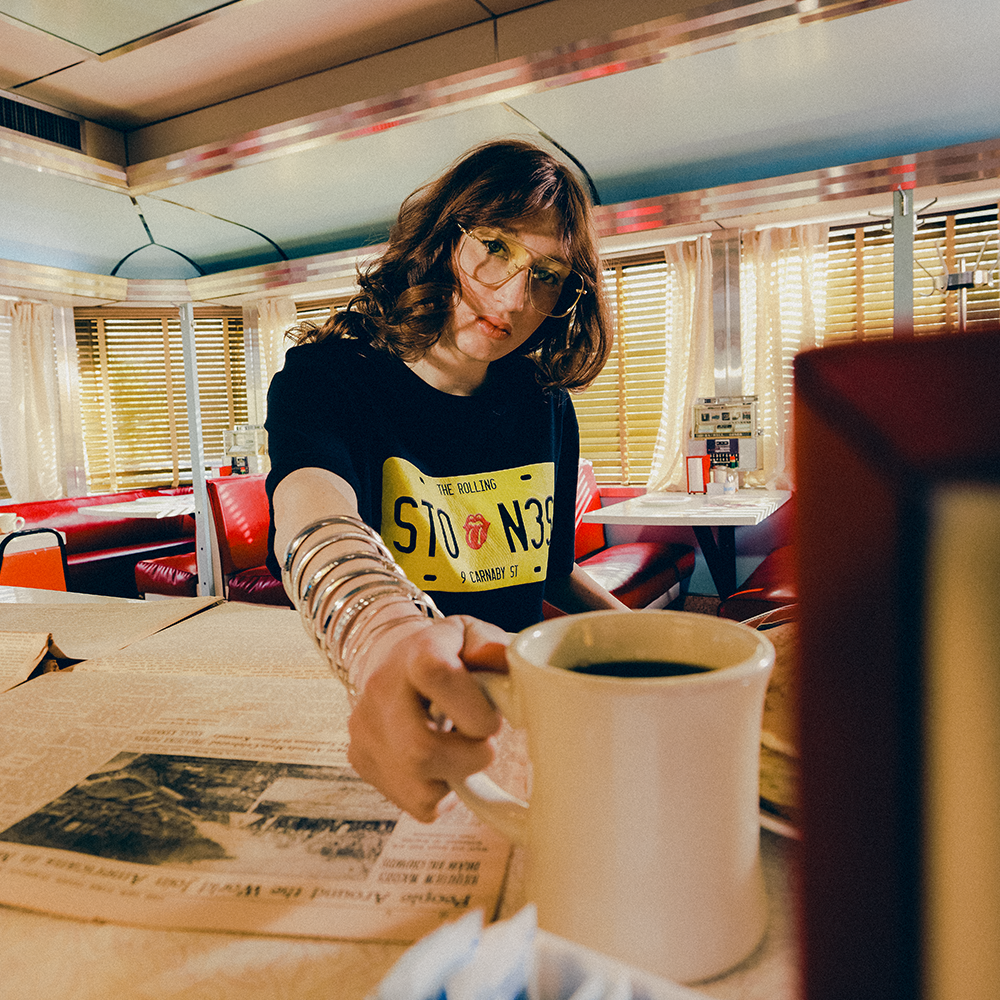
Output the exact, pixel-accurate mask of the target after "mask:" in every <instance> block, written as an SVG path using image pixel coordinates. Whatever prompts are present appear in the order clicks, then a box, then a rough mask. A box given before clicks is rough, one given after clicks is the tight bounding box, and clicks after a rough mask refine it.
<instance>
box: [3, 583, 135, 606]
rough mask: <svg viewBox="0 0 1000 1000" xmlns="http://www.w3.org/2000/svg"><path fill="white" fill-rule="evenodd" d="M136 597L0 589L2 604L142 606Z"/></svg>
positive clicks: (23, 588) (28, 588)
mask: <svg viewBox="0 0 1000 1000" xmlns="http://www.w3.org/2000/svg"><path fill="white" fill-rule="evenodd" d="M142 603H143V601H142V599H141V598H136V597H107V596H106V595H104V594H77V593H75V592H73V591H66V590H42V589H40V588H38V587H0V604H142Z"/></svg>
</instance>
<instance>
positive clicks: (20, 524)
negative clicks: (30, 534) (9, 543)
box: [14, 516, 28, 531]
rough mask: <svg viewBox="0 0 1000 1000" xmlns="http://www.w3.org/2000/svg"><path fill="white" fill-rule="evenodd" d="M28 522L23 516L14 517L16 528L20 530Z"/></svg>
mask: <svg viewBox="0 0 1000 1000" xmlns="http://www.w3.org/2000/svg"><path fill="white" fill-rule="evenodd" d="M27 523H28V522H27V521H25V519H24V518H23V517H20V516H19V517H15V518H14V530H15V531H20V530H21V529H22V528H23V527H24V526H25V525H26V524H27Z"/></svg>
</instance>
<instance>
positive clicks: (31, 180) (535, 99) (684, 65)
mask: <svg viewBox="0 0 1000 1000" xmlns="http://www.w3.org/2000/svg"><path fill="white" fill-rule="evenodd" d="M185 6H186V7H188V8H195V9H199V8H200V9H204V10H206V11H207V12H208V13H207V14H206V16H205V17H204V18H203V19H201V20H198V19H195V20H194V21H192V22H190V23H189V24H187V25H186V26H184V25H181V26H173V27H171V26H170V25H168V24H166V23H163V24H162V25H161V26H162V27H163V28H164V31H163V32H161V33H160V34H157V33H156V32H155V31H154V32H153V34H151V35H147V36H145V37H141V38H140V37H138V36H137V35H136V31H138V28H136V27H135V26H134V23H133V21H132V18H133V17H134V16H137V15H142V17H153V19H154V25H155V24H159V22H156V20H155V19H156V18H157V17H160V18H161V21H162V20H163V19H164V18H169V14H170V12H171V11H172V10H174V9H175V7H176V5H174V4H169V3H168V4H164V5H158V6H157V7H156V8H147V7H146V6H145V5H139V6H138V7H137V6H136V5H134V4H132V3H130V2H128V0H106V2H104V3H103V4H102V5H101V7H100V10H102V11H103V12H105V15H107V14H108V12H109V11H115V10H116V9H117V14H118V15H119V18H118V20H119V21H120V22H121V23H120V24H119V23H116V22H115V19H114V18H112V17H109V16H104V17H101V18H97V17H92V16H91V17H88V16H87V14H88V8H89V10H90V11H93V10H96V9H98V8H96V7H94V6H93V5H88V4H87V3H84V4H78V5H71V6H66V5H64V4H61V3H60V2H58V0H40V2H39V0H33V2H32V3H28V2H27V0H0V89H3V90H4V91H5V93H6V95H8V96H10V97H11V98H12V99H14V100H16V101H20V102H22V103H26V104H28V105H30V106H32V107H38V108H40V109H50V110H54V111H57V112H59V113H62V114H66V115H69V116H71V117H72V118H73V119H74V120H76V121H79V122H80V124H81V126H82V136H83V150H82V151H80V152H77V151H75V150H67V149H62V148H57V147H55V146H54V144H53V143H49V142H45V141H43V140H41V139H36V138H30V137H27V136H25V135H23V134H20V133H17V132H16V131H15V130H12V129H6V128H0V199H2V202H3V211H2V212H0V294H3V295H7V296H11V297H24V298H32V299H45V300H47V301H52V302H54V303H55V304H56V305H57V306H59V307H62V308H65V309H69V308H71V307H72V306H74V305H88V306H101V305H106V306H107V307H108V308H114V307H116V306H118V305H153V304H157V305H159V304H166V305H174V304H177V303H178V302H183V301H195V302H204V303H212V304H217V305H231V306H235V307H242V308H243V310H244V315H245V316H251V315H252V313H253V310H254V309H255V303H256V302H257V301H258V300H259V299H260V298H261V297H263V296H267V295H288V296H294V297H296V298H297V299H299V300H300V301H301V300H303V299H315V298H323V297H327V296H330V295H341V294H344V293H345V292H348V291H349V290H350V289H351V287H352V286H353V278H354V273H355V266H356V264H357V262H358V260H359V259H361V258H363V257H364V256H365V255H366V254H367V253H369V252H370V251H371V248H372V247H373V246H374V245H377V244H378V242H379V241H380V240H382V239H384V238H385V235H386V233H387V230H388V226H389V224H390V222H391V219H392V217H393V215H394V213H395V210H396V208H397V207H398V204H399V202H400V201H401V200H402V198H403V197H404V196H405V195H406V194H407V193H409V191H410V190H412V189H413V188H414V187H416V186H417V185H419V184H420V183H422V182H424V181H426V180H427V179H429V178H430V177H432V176H433V175H434V174H435V173H437V172H438V171H439V170H440V169H441V168H443V167H444V166H445V165H447V163H448V162H449V161H450V160H451V159H452V158H453V157H455V156H457V155H459V154H460V153H461V152H462V151H463V150H464V149H466V148H467V147H468V146H469V145H471V144H473V143H475V142H478V141H482V140H484V139H489V138H494V137H497V136H501V135H511V134H518V135H523V136H526V137H528V138H531V139H533V140H535V141H540V142H542V143H543V144H548V145H549V147H550V148H551V149H553V151H554V152H555V153H556V155H558V156H562V157H564V158H566V159H567V160H570V161H577V162H578V163H579V164H580V165H581V166H582V168H583V169H584V170H585V174H586V179H587V180H588V181H590V182H592V183H593V185H594V190H595V192H596V196H597V199H598V201H599V202H600V205H599V206H598V220H599V224H600V226H601V233H602V246H603V248H604V250H605V252H606V253H608V254H614V255H617V254H628V253H634V252H636V251H642V250H646V249H648V248H649V247H654V246H658V245H662V243H663V242H665V241H669V240H673V239H677V238H682V237H685V236H689V235H691V234H693V233H695V232H705V231H709V230H711V231H714V232H720V230H725V232H724V233H720V235H722V236H727V234H728V237H727V238H729V237H731V236H732V234H733V233H737V232H738V231H739V230H740V229H746V228H752V227H755V226H761V225H792V224H795V223H798V222H802V221H808V220H811V219H816V218H823V219H827V220H831V221H843V222H847V221H850V222H855V223H856V222H863V221H870V219H871V216H872V215H875V216H881V217H887V216H889V215H890V214H891V212H892V206H893V195H892V188H893V186H895V185H898V184H899V183H902V184H904V186H913V185H917V186H918V190H917V192H916V204H917V205H918V206H919V205H922V204H924V203H925V202H926V201H930V200H932V199H933V198H938V199H939V200H940V207H942V208H945V207H947V206H948V205H949V204H964V205H969V204H976V203H982V202H988V201H993V202H995V201H996V200H997V198H998V193H1000V180H998V178H1000V103H998V102H997V101H996V100H995V91H996V82H997V80H998V79H1000V49H998V47H997V46H996V44H995V40H996V38H997V37H1000V4H992V3H991V4H982V3H981V2H979V0H851V2H846V0H754V2H749V0H723V2H716V3H712V4H697V3H693V2H691V0H619V2H617V3H614V4H609V3H607V2H606V0H543V2H540V3H526V2H521V0H386V2H384V3H380V4H378V5H372V4H362V3H359V2H355V0H350V2H338V4H336V5H330V4H329V2H328V0H237V2H234V3H229V4H223V5H219V6H218V7H217V9H216V7H215V5H214V4H213V3H211V2H206V3H202V4H199V3H198V2H194V3H192V4H187V5H185ZM57 15H58V17H69V18H70V21H69V22H68V23H66V22H63V23H64V24H65V27H62V28H60V30H63V31H65V33H66V34H67V35H72V33H73V32H81V34H80V35H79V36H76V37H75V41H67V40H66V38H65V37H59V36H58V33H57V32H46V31H45V30H43V29H42V27H40V26H37V25H36V26H34V27H32V26H30V25H29V24H27V23H26V22H27V21H29V20H30V19H31V18H32V17H34V18H35V19H36V20H37V21H39V22H44V21H45V19H46V18H55V17H56V16H57ZM74 18H75V19H76V20H74ZM113 22H115V23H113ZM53 23H54V22H53ZM50 26H51V25H50ZM148 26H149V25H148V24H147V25H146V27H148ZM178 27H184V28H185V30H177V28H178ZM84 30H85V31H86V32H87V33H93V35H94V37H93V38H92V39H91V38H90V37H89V36H88V37H87V39H86V44H87V45H90V46H91V48H90V49H87V48H85V47H84V46H83V42H84V40H85V39H84V35H83V32H84ZM130 32H131V33H130ZM115 33H117V37H116V38H113V36H114V35H115ZM102 39H104V43H103V44H104V45H105V48H107V46H110V45H113V44H118V45H119V48H118V49H114V48H112V49H110V50H109V51H105V50H103V49H102V47H101V46H102ZM130 39H131V40H130ZM265 39H266V41H265ZM0 96H4V95H3V94H0ZM929 150H930V151H934V150H941V152H939V153H935V154H933V156H934V157H936V160H935V162H934V164H932V166H931V167H930V168H926V169H924V168H921V170H918V171H916V172H913V171H912V170H911V165H912V163H913V162H914V161H915V160H916V159H918V158H919V157H920V156H924V157H925V158H926V157H927V156H928V154H927V152H926V151H929ZM953 151H954V153H953ZM947 162H954V163H957V164H959V166H958V167H955V168H953V169H952V170H951V173H950V174H949V173H948V170H947V169H946V168H945V167H943V166H941V164H944V163H947ZM901 171H902V173H901ZM930 181H934V182H935V183H933V184H932V183H930ZM937 181H940V183H936V182H937ZM247 327H248V330H250V332H251V335H252V332H253V328H254V324H253V323H252V322H248V324H247ZM734 345H735V349H736V350H737V351H738V349H739V342H738V334H737V337H736V339H735V341H734ZM68 412H72V409H70V410H69V411H68ZM77 468H78V469H79V468H80V466H79V464H78V465H77Z"/></svg>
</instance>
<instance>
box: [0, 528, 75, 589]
mask: <svg viewBox="0 0 1000 1000" xmlns="http://www.w3.org/2000/svg"><path fill="white" fill-rule="evenodd" d="M66 573H67V567H66V546H65V544H64V542H63V536H62V535H61V534H59V532H58V531H56V530H55V529H54V528H25V529H23V530H21V531H12V532H10V533H9V534H6V535H2V536H0V586H4V587H32V588H34V589H37V590H65V589H66Z"/></svg>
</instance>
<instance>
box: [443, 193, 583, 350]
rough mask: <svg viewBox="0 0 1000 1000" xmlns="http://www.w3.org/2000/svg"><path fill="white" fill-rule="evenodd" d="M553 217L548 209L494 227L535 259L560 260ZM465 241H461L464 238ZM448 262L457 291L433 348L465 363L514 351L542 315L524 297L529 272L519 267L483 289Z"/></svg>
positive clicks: (559, 242)
mask: <svg viewBox="0 0 1000 1000" xmlns="http://www.w3.org/2000/svg"><path fill="white" fill-rule="evenodd" d="M558 222H559V217H558V215H557V214H556V212H555V211H554V210H552V209H549V210H547V211H546V212H544V213H542V214H541V215H537V216H532V217H531V218H530V219H522V220H520V221H516V222H511V223H508V224H507V225H504V226H496V227H491V228H495V229H499V230H500V231H501V232H503V233H505V234H506V235H508V236H511V237H513V238H514V239H515V240H517V241H518V242H519V243H521V244H523V246H524V247H525V248H526V249H527V250H528V251H529V252H530V253H531V254H532V255H534V256H535V257H542V256H546V257H554V258H556V259H557V260H561V261H563V262H565V260H566V255H565V251H564V248H563V243H562V240H561V239H560V236H559V226H558ZM469 238H470V237H467V236H465V237H463V239H464V240H468V239H469ZM457 255H458V251H457V250H456V257H455V259H454V260H453V262H452V266H453V267H454V269H455V274H456V276H457V277H458V280H459V284H460V287H461V298H460V299H459V300H458V301H457V303H456V304H455V308H454V310H453V312H452V320H451V323H450V324H449V325H448V327H447V328H446V329H445V331H444V333H442V335H441V339H440V340H439V341H438V345H436V346H440V347H442V348H443V349H445V350H447V351H449V352H450V353H451V354H452V355H453V357H454V358H455V360H459V359H467V360H468V361H469V362H470V363H480V364H482V363H485V364H488V363H489V362H491V361H496V360H497V359H498V358H502V357H504V356H505V355H507V354H510V353H511V352H512V351H516V350H517V349H518V348H519V347H521V346H522V345H523V344H524V343H525V341H527V340H528V338H529V337H530V336H531V335H532V334H533V333H534V332H535V330H537V329H538V327H539V326H540V325H541V323H542V321H543V320H544V319H545V316H546V314H545V313H542V312H538V311H537V310H536V309H535V308H534V306H533V305H532V304H531V299H530V297H529V295H528V276H529V269H528V268H524V269H523V270H521V271H518V272H517V273H516V274H514V275H513V276H511V277H510V278H508V279H507V280H506V281H504V282H503V283H502V284H500V285H496V286H493V285H486V284H483V283H482V282H480V281H477V280H476V279H475V278H474V277H471V276H470V275H468V274H466V273H465V272H464V271H463V270H462V268H460V267H459V266H458V260H457Z"/></svg>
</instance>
